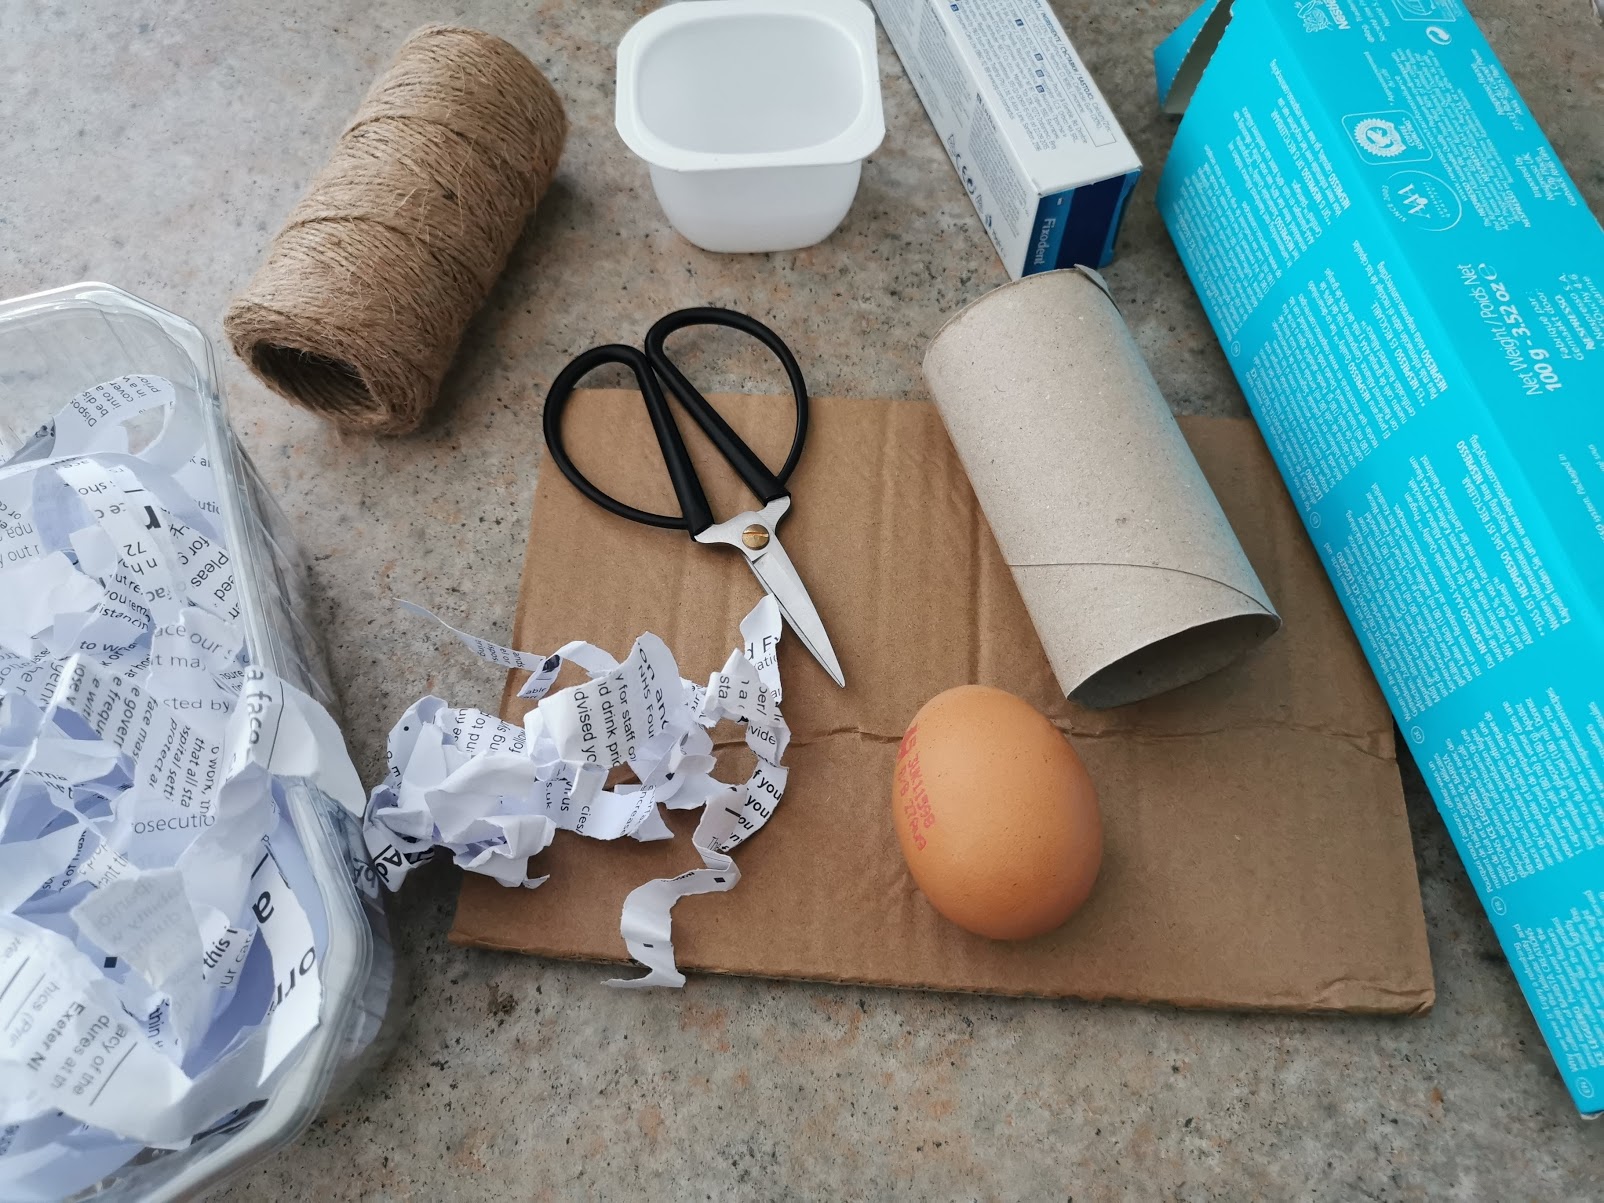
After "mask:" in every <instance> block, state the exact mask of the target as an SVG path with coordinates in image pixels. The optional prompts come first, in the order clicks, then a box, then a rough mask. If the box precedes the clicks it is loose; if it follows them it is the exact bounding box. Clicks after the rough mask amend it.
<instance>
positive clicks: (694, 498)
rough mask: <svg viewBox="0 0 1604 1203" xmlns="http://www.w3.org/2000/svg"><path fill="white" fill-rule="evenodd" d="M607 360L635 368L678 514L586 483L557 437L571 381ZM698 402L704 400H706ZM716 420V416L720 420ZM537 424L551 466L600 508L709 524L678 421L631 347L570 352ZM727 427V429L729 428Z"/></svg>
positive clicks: (634, 517) (633, 516)
mask: <svg viewBox="0 0 1604 1203" xmlns="http://www.w3.org/2000/svg"><path fill="white" fill-rule="evenodd" d="M608 363H619V364H623V365H624V366H625V367H627V368H628V369H629V370H630V371H632V372H634V373H635V382H636V384H637V385H639V386H640V392H641V396H642V397H644V398H645V399H646V412H647V413H648V414H650V415H651V419H652V431H653V432H654V433H655V434H656V435H657V445H658V447H659V448H661V450H662V452H663V466H664V467H666V468H667V469H668V479H669V481H670V482H671V483H672V484H673V486H674V496H676V497H677V498H679V509H680V512H679V516H678V517H671V516H669V515H668V514H652V513H648V512H647V511H646V510H638V509H636V508H635V507H634V506H632V505H625V504H624V503H623V502H622V501H619V500H618V499H617V498H616V497H610V496H608V495H607V494H606V493H603V492H602V491H601V490H600V489H598V488H597V487H596V486H595V485H593V484H591V483H590V481H589V479H587V478H586V476H585V474H584V473H583V472H581V471H580V470H579V469H578V468H577V467H575V466H574V461H573V460H571V459H569V458H568V450H567V448H565V447H564V446H563V441H562V414H563V410H564V409H565V408H567V405H568V399H569V398H570V397H572V396H573V395H574V386H575V385H577V384H578V383H579V381H580V380H581V379H582V378H583V377H585V376H588V375H589V374H590V373H591V372H593V371H595V370H596V369H597V368H599V367H601V366H602V365H603V364H608ZM702 404H703V405H704V406H707V402H706V401H703V402H702ZM708 410H709V412H712V410H711V407H708ZM722 420H723V419H720V421H721V422H722ZM543 426H544V429H545V434H546V450H547V451H548V452H550V454H551V461H552V463H554V464H556V465H557V470H558V471H560V472H561V473H562V474H563V475H564V476H566V477H567V478H568V480H569V482H570V483H571V484H572V485H573V486H574V488H576V489H578V490H579V491H580V492H581V493H582V494H584V495H585V496H586V497H588V498H589V499H590V500H591V501H593V502H595V503H596V504H597V505H599V506H601V508H602V509H604V510H606V511H608V512H609V513H612V514H617V515H618V516H619V517H620V518H628V519H629V520H630V521H631V522H640V523H644V524H645V525H647V526H662V527H667V528H669V529H670V530H684V531H689V532H690V533H691V534H692V535H696V534H700V533H701V532H702V531H704V530H706V529H707V528H708V527H710V526H712V525H713V512H712V510H710V509H709V508H708V505H707V495H706V494H705V493H703V492H702V482H701V481H700V480H698V479H697V478H696V471H695V469H694V468H692V467H691V457H690V455H689V453H688V452H686V450H685V440H684V439H682V438H681V437H680V433H679V427H678V426H676V425H675V424H674V415H673V414H671V413H669V410H668V400H667V398H665V397H664V396H663V390H662V389H661V388H659V387H658V384H657V377H656V376H655V375H654V374H653V372H652V365H651V363H650V362H649V361H648V360H647V358H646V356H644V355H642V354H641V353H640V352H639V351H637V350H636V349H635V348H634V347H626V346H624V345H623V344H621V343H609V344H608V345H607V346H605V347H593V348H591V349H590V350H589V351H585V352H583V353H582V354H580V355H577V356H575V357H574V360H573V362H572V363H570V364H569V365H568V366H567V367H565V368H564V369H563V370H562V371H560V372H558V373H557V379H555V380H553V381H552V382H551V388H550V390H549V391H548V392H547V393H546V412H545V417H544V419H543ZM733 433H734V432H733V431H732V432H731V434H732V435H733ZM742 446H743V447H744V446H745V444H742ZM747 454H749V455H750V454H751V453H750V452H748V453H747ZM788 470H789V469H788ZM782 491H783V490H782Z"/></svg>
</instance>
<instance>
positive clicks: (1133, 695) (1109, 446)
mask: <svg viewBox="0 0 1604 1203" xmlns="http://www.w3.org/2000/svg"><path fill="white" fill-rule="evenodd" d="M924 374H925V380H926V382H927V383H928V384H929V386H930V393H931V396H932V397H933V398H934V399H935V402H936V406H937V407H938V408H939V409H940V411H941V416H942V419H943V421H945V423H946V425H947V431H948V433H949V434H950V435H951V436H952V441H953V445H954V446H955V447H956V448H957V450H958V456H959V458H960V459H961V460H962V461H963V464H964V468H965V470H966V471H967V472H968V473H969V479H970V482H971V483H972V484H973V485H974V489H975V495H976V497H978V498H979V500H980V506H981V509H982V510H984V511H985V514H986V519H987V521H988V522H990V523H991V528H992V532H993V533H994V534H995V535H996V537H997V544H998V546H999V547H1001V549H1002V553H1003V558H1004V559H1005V560H1006V561H1007V562H1008V566H1009V568H1010V569H1011V570H1012V572H1013V575H1014V581H1015V582H1016V583H1017V584H1018V586H1019V592H1020V595H1021V596H1022V597H1023V598H1024V602H1025V608H1026V609H1027V610H1029V611H1030V617H1031V621H1032V622H1033V623H1034V624H1035V626H1036V633H1037V634H1038V635H1039V636H1040V637H1041V641H1042V646H1043V647H1044V648H1045V649H1046V651H1047V658H1048V660H1049V661H1051V663H1052V666H1053V672H1054V674H1055V675H1056V676H1057V678H1058V684H1059V686H1060V687H1061V688H1062V689H1063V691H1064V693H1065V694H1066V695H1067V696H1069V697H1070V698H1072V699H1073V700H1075V701H1077V702H1080V703H1082V704H1083V705H1087V706H1095V707H1107V706H1122V705H1124V704H1126V703H1127V702H1135V701H1140V700H1141V699H1142V698H1147V697H1152V696H1153V695H1154V694H1158V693H1163V692H1164V691H1166V690H1169V689H1174V688H1176V687H1177V686H1180V685H1185V684H1187V683H1189V682H1192V681H1196V680H1198V679H1199V678H1201V677H1205V676H1207V675H1208V674H1209V673H1212V672H1214V671H1216V670H1217V669H1220V668H1223V667H1224V666H1225V665H1227V664H1229V663H1230V662H1231V661H1233V660H1235V659H1236V658H1237V657H1238V656H1240V655H1242V653H1244V652H1245V651H1247V650H1248V649H1249V648H1251V647H1253V646H1254V645H1256V644H1258V643H1259V642H1261V641H1262V640H1264V639H1266V638H1268V637H1269V636H1270V635H1272V634H1274V633H1275V632H1276V631H1277V630H1278V629H1280V626H1281V619H1280V616H1279V615H1277V614H1276V612H1275V608H1274V607H1273V606H1272V605H1271V604H1270V599H1269V598H1268V597H1267V596H1266V595H1265V592H1264V587H1263V586H1262V585H1261V584H1260V583H1259V578H1258V576H1257V575H1256V574H1255V573H1254V571H1253V566H1252V565H1251V564H1249V563H1248V559H1247V556H1246V555H1244V554H1243V552H1242V546H1241V544H1240V543H1238V542H1237V538H1236V534H1235V533H1234V532H1233V531H1232V530H1231V525H1230V523H1229V522H1228V521H1227V520H1226V517H1225V514H1224V512H1223V511H1222V510H1221V509H1220V503H1219V502H1218V501H1217V500H1216V499H1215V496H1214V493H1213V490H1211V489H1210V488H1209V484H1208V481H1207V480H1205V479H1204V477H1203V472H1202V469H1200V468H1199V467H1198V465H1197V460H1196V459H1194V458H1193V456H1192V451H1191V448H1189V447H1188V446H1187V445H1186V439H1185V438H1184V437H1183V436H1182V435H1181V430H1180V427H1179V426H1177V425H1176V423H1175V417H1174V415H1173V414H1172V413H1171V412H1170V407H1169V405H1168V403H1166V402H1165V400H1164V397H1163V395H1162V394H1160V392H1159V391H1158V385H1157V384H1155V383H1154V381H1153V375H1152V373H1151V372H1149V371H1148V369H1147V364H1146V362H1145V361H1144V360H1143V359H1142V355H1141V352H1140V351H1138V350H1137V348H1136V343H1135V341H1134V340H1133V339H1132V338H1131V335H1130V331H1129V330H1127V329H1126V327H1125V323H1124V321H1123V320H1122V319H1121V318H1120V315H1119V311H1118V310H1117V309H1116V308H1115V307H1114V303H1113V301H1111V300H1110V299H1109V297H1108V292H1107V288H1106V286H1105V285H1104V284H1103V282H1102V279H1101V278H1100V277H1099V276H1098V275H1097V274H1096V273H1095V272H1093V271H1091V270H1090V269H1087V268H1075V269H1073V270H1068V271H1056V272H1046V273H1043V274H1040V275H1034V276H1026V277H1024V278H1023V279H1021V280H1018V281H1016V282H1014V283H1013V284H1008V285H1005V286H1004V287H1002V288H999V289H997V290H996V291H994V292H991V293H988V294H987V295H986V296H984V297H982V298H980V300H978V301H976V302H974V303H973V304H971V305H969V306H968V307H967V308H965V309H963V310H961V311H960V312H959V313H958V314H957V315H956V316H955V317H953V318H952V320H950V321H949V322H948V323H947V324H946V325H945V326H944V327H942V329H941V331H940V332H939V333H938V334H937V335H936V337H935V340H934V341H933V342H932V343H931V344H930V349H929V351H928V352H926V354H925V361H924Z"/></svg>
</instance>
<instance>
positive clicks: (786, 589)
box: [746, 535, 847, 689]
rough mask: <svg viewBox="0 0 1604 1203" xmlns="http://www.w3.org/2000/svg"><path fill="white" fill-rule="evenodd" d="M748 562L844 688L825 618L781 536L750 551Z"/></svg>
mask: <svg viewBox="0 0 1604 1203" xmlns="http://www.w3.org/2000/svg"><path fill="white" fill-rule="evenodd" d="M746 562H747V564H748V565H749V566H750V567H751V569H752V575H753V576H755V577H757V579H758V583H759V584H760V585H762V586H763V588H764V589H766V590H767V591H768V594H769V596H770V597H772V598H773V599H774V600H775V602H776V603H777V604H778V605H779V607H780V615H781V616H782V617H783V618H784V619H785V621H786V624H787V625H788V626H789V627H790V628H791V630H792V631H794V632H796V637H797V638H798V639H799V640H801V642H802V646H803V647H805V648H807V649H808V651H809V652H810V653H811V654H812V656H813V658H814V659H815V660H817V661H818V662H819V663H820V664H821V665H823V666H824V671H825V672H827V673H829V674H830V679H831V680H832V681H834V682H835V683H836V684H837V685H839V686H841V688H843V689H845V688H846V685H847V681H846V678H845V677H843V676H842V675H841V662H840V661H839V660H837V659H836V658H835V648H833V647H831V646H830V637H829V636H828V635H826V634H825V633H824V622H823V621H822V620H821V619H820V618H819V611H818V610H817V609H816V608H815V607H814V605H813V599H812V598H811V597H809V596H808V591H807V587H806V586H805V585H803V584H802V578H801V577H800V576H798V575H797V574H796V566H795V565H794V564H792V563H791V557H790V556H788V555H786V554H785V548H783V547H781V546H780V537H779V536H778V535H774V536H773V537H771V538H770V539H769V542H768V546H767V547H765V548H764V549H763V550H762V552H761V553H759V554H758V555H752V554H751V553H750V552H748V553H747V559H746Z"/></svg>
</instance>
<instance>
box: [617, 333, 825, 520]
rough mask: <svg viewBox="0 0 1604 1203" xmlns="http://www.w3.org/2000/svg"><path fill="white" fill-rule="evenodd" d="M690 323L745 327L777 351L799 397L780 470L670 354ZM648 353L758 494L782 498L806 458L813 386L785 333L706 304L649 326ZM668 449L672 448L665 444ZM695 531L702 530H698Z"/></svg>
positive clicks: (765, 499) (764, 497)
mask: <svg viewBox="0 0 1604 1203" xmlns="http://www.w3.org/2000/svg"><path fill="white" fill-rule="evenodd" d="M687 326H728V327H729V328H730V329H731V330H739V331H740V332H741V333H742V334H745V335H748V336H750V337H752V338H755V339H757V341H758V342H760V343H762V344H763V345H764V346H765V347H767V348H768V349H769V350H770V351H772V352H774V356H775V358H776V359H778V360H779V361H780V366H781V367H783V368H784V369H785V374H786V376H787V377H788V378H789V379H790V382H791V396H792V397H793V398H794V399H795V401H796V433H795V434H794V435H793V436H792V438H791V450H790V453H789V454H787V455H786V457H785V463H784V465H783V466H782V467H781V468H780V470H779V471H778V472H770V471H769V468H768V465H767V464H765V463H764V462H763V461H762V460H760V459H759V458H758V457H757V455H756V453H755V452H753V450H752V449H751V448H750V447H748V446H747V445H746V442H745V440H744V439H742V438H741V436H740V435H738V434H736V433H735V431H734V430H732V429H731V428H730V424H729V423H728V422H726V421H725V420H724V417H723V415H722V414H720V413H719V412H718V410H716V409H714V408H713V407H712V406H711V405H709V404H708V401H707V398H706V397H704V396H702V394H701V391H700V390H699V389H697V387H696V386H695V385H694V384H692V383H691V382H690V381H689V380H687V379H686V378H685V373H683V372H681V371H680V370H679V368H678V367H677V366H676V365H675V363H674V361H673V360H671V359H669V357H668V352H667V351H666V350H665V349H664V347H663V343H664V342H665V341H666V340H667V339H668V336H669V335H670V334H673V333H674V332H675V331H676V330H683V329H685V328H686V327H687ZM646 358H647V360H648V361H650V363H651V366H652V367H653V368H654V369H655V370H656V371H657V374H658V375H660V376H661V377H662V378H663V382H664V383H665V384H666V385H668V389H669V391H670V392H672V393H673V394H674V396H676V397H677V398H679V402H680V404H681V405H683V406H684V407H685V408H686V410H687V411H688V412H689V413H690V415H691V417H692V418H694V419H695V420H696V424H697V425H698V426H700V427H701V428H702V430H703V432H704V433H705V434H706V435H707V437H708V438H709V439H711V440H712V443H713V445H714V446H715V447H717V448H718V450H719V453H720V454H721V455H723V457H724V458H725V459H726V460H728V461H729V464H730V467H732V468H734V469H735V471H736V473H737V474H738V475H739V476H740V478H741V480H742V481H743V482H745V484H746V487H747V488H749V489H751V490H752V492H753V493H754V494H756V496H757V498H758V500H759V501H762V502H763V503H764V504H767V503H768V502H771V501H778V500H779V499H780V498H781V497H784V496H786V487H785V482H786V481H787V480H789V479H790V477H791V473H792V472H793V471H794V470H795V469H796V464H797V461H798V460H799V459H801V458H802V447H803V444H805V443H806V442H807V439H808V386H807V382H806V381H805V380H803V378H802V368H801V367H800V366H799V365H798V364H797V362H796V356H794V355H792V354H791V348H790V347H788V346H786V345H785V342H784V340H783V339H781V338H780V336H779V335H778V334H776V333H774V331H772V330H770V329H769V328H768V327H767V326H765V325H764V324H763V323H762V322H760V321H758V320H757V319H756V318H753V317H748V316H747V315H746V314H744V313H737V312H736V311H735V310H733V309H717V308H713V307H711V306H701V307H699V308H694V309H678V310H675V311H674V312H673V313H671V314H669V315H668V316H667V317H665V318H662V319H661V320H659V321H658V322H656V323H655V324H654V325H653V326H652V328H651V329H650V330H648V331H647V332H646ZM665 452H666V448H665ZM691 533H692V534H696V533H698V532H696V531H694V530H693V531H692V532H691Z"/></svg>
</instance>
